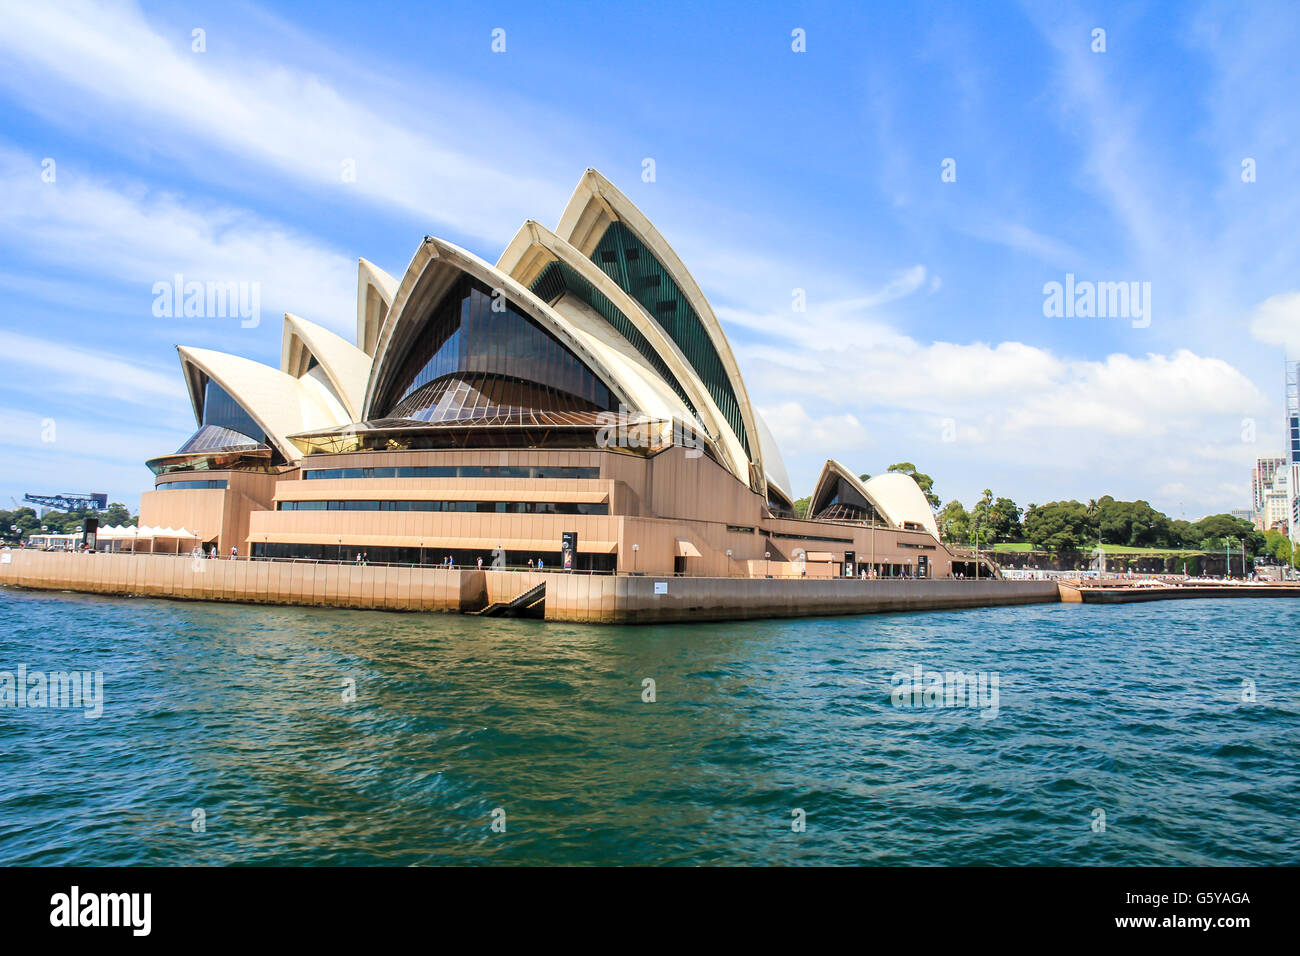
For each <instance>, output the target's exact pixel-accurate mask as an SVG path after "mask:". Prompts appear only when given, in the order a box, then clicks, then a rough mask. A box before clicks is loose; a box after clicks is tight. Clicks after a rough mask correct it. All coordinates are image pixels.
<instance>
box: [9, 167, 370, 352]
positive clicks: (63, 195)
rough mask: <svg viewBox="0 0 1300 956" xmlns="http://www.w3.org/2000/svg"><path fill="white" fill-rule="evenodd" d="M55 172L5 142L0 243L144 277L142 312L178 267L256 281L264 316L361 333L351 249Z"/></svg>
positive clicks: (203, 206)
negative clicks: (48, 174) (45, 176)
mask: <svg viewBox="0 0 1300 956" xmlns="http://www.w3.org/2000/svg"><path fill="white" fill-rule="evenodd" d="M56 171H57V175H56V179H55V181H54V182H53V183H46V182H43V181H42V179H41V175H40V173H41V166H40V163H39V161H38V160H36V159H34V158H32V157H28V156H23V155H22V154H19V153H16V152H13V151H11V150H3V149H0V193H3V195H4V196H5V203H4V204H3V205H0V244H4V245H7V246H9V247H10V248H11V249H12V250H14V251H15V252H16V253H18V254H21V255H22V256H25V257H29V258H34V259H36V260H38V261H39V262H40V263H41V265H42V266H43V267H49V266H50V265H58V266H62V267H64V268H66V269H71V270H75V271H77V272H79V273H82V274H91V275H95V276H98V277H100V278H103V279H108V280H110V281H112V282H115V283H126V284H131V283H135V284H138V288H139V296H138V301H139V314H140V316H141V317H142V318H145V319H151V318H152V311H151V310H152V305H153V300H154V295H153V291H152V289H153V284H154V283H155V282H171V281H173V276H174V275H176V274H177V273H179V274H182V275H184V277H185V278H186V280H191V279H194V280H199V281H205V282H206V281H212V282H222V281H239V282H250V283H252V282H256V283H259V285H260V288H261V303H262V306H263V315H262V320H263V321H267V320H268V315H267V313H268V312H269V311H270V310H271V309H272V308H278V309H279V310H280V311H293V312H296V313H298V314H300V315H303V316H304V317H306V318H310V319H313V320H314V321H317V322H320V323H321V324H323V325H327V326H331V327H332V328H334V329H336V330H338V331H340V332H343V333H345V334H353V333H354V332H355V328H356V319H355V316H356V263H355V262H354V261H353V260H352V259H350V258H348V257H347V256H344V255H341V254H339V253H337V252H335V251H333V250H330V249H328V248H326V247H324V246H322V245H321V244H319V243H317V242H316V241H314V240H312V239H309V238H306V237H304V236H301V235H299V234H296V233H295V232H294V231H292V230H290V229H287V228H286V227H284V226H282V225H280V224H278V223H274V222H269V221H267V220H265V219H262V218H260V217H258V216H255V215H253V214H251V213H249V212H247V211H244V210H241V209H237V208H234V207H232V206H228V205H224V204H218V203H211V202H204V201H199V200H193V199H186V198H184V197H181V196H178V195H176V194H171V193H164V192H157V191H150V190H147V189H144V188H142V187H140V186H139V185H137V184H121V185H113V184H110V183H107V182H103V181H100V180H96V179H93V178H91V177H88V176H85V175H82V174H79V173H78V172H76V171H74V170H72V169H69V168H68V167H67V165H64V166H61V167H56ZM272 314H274V313H272ZM276 319H277V320H278V316H276ZM217 321H220V320H217ZM232 321H234V320H232Z"/></svg>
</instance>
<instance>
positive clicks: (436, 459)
mask: <svg viewBox="0 0 1300 956" xmlns="http://www.w3.org/2000/svg"><path fill="white" fill-rule="evenodd" d="M178 352H179V356H180V362H181V368H182V372H183V375H184V377H185V381H186V384H187V386H188V389H189V395H190V400H191V403H192V405H193V408H194V413H195V420H196V430H195V432H194V434H193V435H192V436H191V437H190V438H189V439H187V440H186V441H185V442H184V443H183V444H182V446H181V447H180V448H179V449H178V450H177V451H175V452H173V453H172V454H170V455H164V456H160V457H158V458H155V459H153V460H151V461H150V462H149V467H150V468H151V469H152V470H153V472H154V474H155V476H156V477H155V489H154V490H153V491H151V492H147V493H146V494H145V495H143V497H142V501H141V518H140V520H141V522H142V523H143V524H148V525H154V526H163V527H177V528H179V527H184V528H188V529H191V530H194V531H197V532H198V535H199V538H200V539H201V541H202V542H203V545H204V546H205V547H207V548H216V549H218V550H219V551H220V552H221V553H222V554H226V553H228V552H229V551H230V549H231V548H235V549H238V551H239V553H240V554H242V555H252V556H256V557H268V558H284V559H299V560H319V561H356V560H358V559H359V558H360V559H361V560H365V561H368V562H370V563H379V562H393V563H401V564H440V563H446V562H447V561H449V560H450V561H451V562H453V563H455V564H457V565H466V564H469V565H476V564H477V563H478V562H479V561H482V562H483V563H484V565H485V566H489V565H494V566H497V567H500V566H503V565H504V566H507V567H528V566H529V565H530V564H531V565H533V566H537V564H538V563H539V562H540V563H541V564H542V565H543V566H545V567H548V568H557V567H566V568H570V569H572V570H574V571H589V572H616V571H617V572H629V573H653V574H669V573H677V574H688V575H717V576H731V575H748V576H756V575H765V574H783V575H789V574H795V575H801V576H804V575H806V576H815V577H824V576H829V575H843V574H854V575H856V574H860V573H862V572H864V571H867V570H874V572H875V573H877V574H878V575H881V576H900V575H907V576H925V577H947V576H949V575H951V574H953V573H954V570H956V571H958V572H961V571H966V572H972V573H973V570H974V569H973V566H970V565H969V562H967V563H966V564H961V563H959V564H957V565H956V566H954V560H953V555H952V554H951V553H950V552H949V551H948V550H947V549H946V548H945V547H944V546H943V545H942V544H941V543H940V541H939V536H938V530H937V527H936V526H935V521H934V515H933V512H932V510H931V509H930V507H929V505H928V503H927V502H926V500H925V496H924V495H923V494H921V492H920V489H919V488H918V487H917V486H916V483H915V481H913V480H912V479H911V478H909V477H906V476H902V475H883V476H880V477H878V478H876V479H872V480H871V481H868V482H865V483H864V482H860V481H858V479H856V478H854V477H853V476H852V475H851V474H850V473H849V472H847V471H846V470H845V469H844V468H843V466H841V465H839V464H838V463H836V462H828V463H827V465H826V468H825V469H824V470H823V473H822V477H821V479H820V480H819V482H818V486H817V489H816V491H815V493H814V496H813V508H812V509H810V512H809V520H801V519H798V518H796V517H795V513H794V496H793V493H792V489H791V487H790V480H789V477H788V475H787V473H786V470H785V466H784V464H783V462H782V460H781V455H780V451H779V449H778V448H777V446H776V442H775V441H774V439H773V437H772V434H771V432H770V431H769V430H768V428H767V426H766V424H765V423H764V422H763V420H762V417H761V416H760V415H759V414H758V411H757V409H756V408H754V406H753V405H752V404H751V402H750V400H749V396H748V393H747V391H746V388H745V384H744V380H743V378H742V377H741V374H740V370H739V367H738V365H737V363H736V360H735V357H734V355H733V354H732V351H731V348H730V346H729V344H728V342H727V339H726V337H725V335H724V334H723V331H722V328H721V325H720V324H719V322H718V320H717V318H716V317H715V316H714V314H713V311H712V309H711V307H710V306H709V303H708V301H707V300H706V299H705V297H704V295H703V293H702V292H701V291H700V289H699V287H698V285H697V284H696V283H695V281H694V279H693V278H692V277H691V275H690V273H689V272H688V271H687V270H686V267H685V265H684V264H683V263H682V262H681V260H680V259H679V258H678V257H677V255H676V253H675V252H673V250H672V249H671V247H669V246H668V244H667V242H666V241H665V240H664V239H663V237H662V236H661V235H660V234H659V232H658V231H657V230H656V229H655V227H654V226H653V225H652V224H651V223H650V222H649V220H647V219H646V218H645V216H644V215H643V214H642V213H641V212H640V211H639V210H638V209H637V208H636V207H635V206H633V205H632V203H631V202H630V201H629V200H628V199H627V198H626V197H625V196H624V195H623V194H622V193H621V192H619V191H618V190H617V189H616V188H615V187H614V186H613V185H612V184H610V183H609V182H608V181H607V180H606V179H605V178H604V177H602V176H601V175H600V174H599V173H597V172H596V171H594V170H588V171H587V172H586V174H585V175H584V176H583V177H582V180H581V181H580V183H579V184H578V187H577V189H576V190H575V192H574V194H573V197H572V199H571V200H570V202H569V204H568V206H567V207H566V209H565V210H564V213H563V215H562V216H561V218H560V222H559V225H558V226H557V228H556V229H555V230H554V231H551V230H549V229H547V228H546V227H544V226H542V225H540V224H539V223H537V222H533V221H531V220H530V221H528V222H526V223H525V224H524V225H523V226H522V227H521V228H520V230H519V232H518V234H517V235H516V236H515V238H514V239H513V240H512V241H511V242H510V244H509V245H508V246H507V248H506V250H505V251H504V253H503V254H502V255H501V258H500V259H499V261H498V262H497V263H496V264H495V265H492V264H489V263H487V262H485V261H484V260H482V259H480V258H478V257H477V256H474V255H472V254H471V253H469V252H467V251H465V250H464V249H460V248H458V247H456V246H454V245H452V244H451V243H448V242H444V241H442V240H439V239H435V238H431V237H426V238H425V239H424V240H423V241H422V242H421V243H420V245H419V247H418V248H417V250H416V253H415V256H414V257H413V258H412V260H411V263H410V265H409V266H408V267H407V269H406V271H405V273H404V274H403V275H402V276H401V277H400V278H397V277H394V276H390V275H388V274H387V273H385V272H384V271H383V270H381V269H379V268H378V267H376V266H374V265H373V264H371V263H369V262H367V261H365V260H361V262H360V266H359V272H358V286H357V325H356V340H355V344H353V343H351V342H348V341H346V340H344V339H343V338H342V337H340V336H338V335H336V334H335V333H333V332H330V331H329V330H327V329H325V328H322V327H321V326H319V325H316V324H315V323H312V322H309V321H307V320H306V319H303V318H300V317H298V316H294V315H286V316H285V320H284V330H283V344H282V349H281V363H280V368H278V369H276V368H271V367H270V366H266V365H262V364H259V363H257V362H252V361H249V360H247V359H244V358H240V357H238V356H234V355H228V354H225V353H219V352H213V351H209V350H205V349H194V348H187V347H180V348H179V349H178ZM983 573H988V572H987V571H985V572H983Z"/></svg>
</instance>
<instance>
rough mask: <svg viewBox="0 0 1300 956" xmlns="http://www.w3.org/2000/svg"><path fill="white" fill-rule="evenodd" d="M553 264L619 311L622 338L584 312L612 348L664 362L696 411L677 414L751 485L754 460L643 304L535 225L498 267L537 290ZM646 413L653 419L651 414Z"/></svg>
mask: <svg viewBox="0 0 1300 956" xmlns="http://www.w3.org/2000/svg"><path fill="white" fill-rule="evenodd" d="M552 263H562V264H563V265H565V266H567V267H568V268H570V269H572V270H574V271H575V272H576V273H577V274H578V275H579V276H580V277H581V279H582V280H584V281H585V283H587V284H588V285H590V287H591V288H592V290H593V297H594V296H599V297H601V298H603V299H604V300H605V301H606V302H608V303H609V305H610V306H611V307H612V308H613V309H616V310H617V312H618V314H619V316H620V317H621V318H622V319H623V320H625V321H626V323H627V326H628V327H630V330H629V329H628V328H625V329H624V331H623V333H622V334H620V333H619V332H618V330H616V329H615V327H614V326H613V325H612V324H611V323H610V322H609V321H607V319H606V317H604V316H601V315H600V314H599V313H598V312H596V310H595V309H593V308H591V305H592V304H591V303H590V302H584V304H585V305H587V309H585V310H581V312H582V314H586V315H591V314H593V313H594V314H595V318H596V319H599V320H600V321H599V323H598V324H599V325H601V326H603V327H604V328H606V329H608V330H609V331H611V332H613V333H614V338H615V340H617V341H615V342H613V343H611V344H612V345H613V347H616V348H619V349H620V350H623V351H626V349H627V348H630V349H632V350H633V351H638V345H640V346H641V348H644V349H648V350H651V354H652V355H653V356H654V357H655V358H656V359H658V360H659V362H660V363H661V365H662V367H663V369H664V370H666V371H667V373H668V374H669V375H671V376H672V379H673V381H674V382H675V383H676V385H677V387H678V388H680V390H681V392H682V393H684V395H685V398H686V399H687V400H689V401H690V403H691V406H692V408H690V409H683V410H682V411H681V412H677V411H674V412H673V414H674V415H676V416H677V417H678V418H681V419H682V420H684V421H687V422H690V421H692V420H695V421H697V422H698V423H699V425H700V426H701V427H702V428H703V430H704V431H705V432H706V433H707V434H708V435H709V436H710V437H711V438H712V439H713V441H714V442H716V443H717V446H718V447H719V450H720V451H721V452H722V455H721V458H722V460H723V461H724V463H725V464H726V465H727V466H728V467H729V468H730V470H731V471H732V472H733V473H734V474H735V475H736V476H737V477H738V478H740V480H741V481H744V482H746V483H748V481H749V464H748V462H749V459H748V456H746V454H745V449H744V447H743V446H742V445H741V444H740V442H739V440H737V438H736V436H735V433H734V432H733V431H732V430H731V429H730V427H729V426H728V425H727V421H726V419H725V418H724V417H723V415H722V412H721V411H720V410H719V409H718V407H717V405H716V404H715V403H714V401H713V397H712V396H711V395H710V394H709V391H708V389H707V388H706V387H705V385H704V383H703V382H702V381H700V378H699V376H698V375H697V374H696V372H695V369H694V368H692V366H691V364H690V363H689V362H688V361H687V360H686V356H684V355H683V354H682V351H681V349H680V348H679V347H678V346H677V343H676V342H674V341H673V340H672V339H671V338H669V337H668V335H667V334H666V333H665V332H664V330H663V329H662V328H661V327H660V325H659V323H657V322H656V321H655V320H654V318H652V317H651V315H650V313H649V312H647V311H646V309H645V307H644V306H643V305H642V304H641V303H640V302H638V301H637V300H636V299H634V298H632V296H630V295H628V294H627V293H626V292H625V291H623V289H622V288H621V287H620V286H619V285H618V283H616V282H615V281H614V280H613V279H611V278H610V277H609V276H608V275H607V274H606V273H605V272H604V271H603V270H602V269H600V268H599V267H598V266H597V265H596V264H595V263H594V262H592V261H591V260H590V259H589V258H587V257H586V256H584V255H583V254H582V253H581V252H579V251H578V250H577V249H576V248H575V247H574V246H573V245H571V244H570V243H568V242H565V241H564V240H563V239H561V238H560V237H559V236H557V235H556V234H555V233H553V232H551V231H550V230H549V229H547V228H546V227H545V226H543V225H541V224H540V223H538V222H535V221H533V220H531V219H530V220H529V221H527V222H525V223H524V224H523V226H521V227H520V229H519V232H517V233H516V234H515V237H514V239H512V240H511V242H510V244H509V245H508V246H507V247H506V249H505V251H504V252H503V253H502V254H501V258H500V259H499V260H498V261H497V268H498V269H500V270H501V271H502V272H506V273H509V274H510V275H511V276H513V277H514V278H515V279H517V280H519V282H520V283H521V284H523V285H526V286H529V287H530V288H532V287H533V286H534V284H535V283H537V282H538V281H539V280H540V279H541V278H542V276H543V273H544V272H545V270H546V269H547V267H548V266H550V265H551V264H552ZM561 298H562V299H563V298H564V297H561ZM572 298H574V299H579V301H582V300H581V299H580V297H579V296H577V295H572ZM557 306H558V300H557ZM558 311H560V312H561V313H562V314H565V315H566V317H568V313H567V312H566V311H565V310H564V309H558ZM634 340H635V341H634ZM638 364H640V365H643V366H649V365H650V364H651V363H650V362H649V361H648V359H646V358H645V356H644V355H643V356H642V360H641V362H639V363H638ZM649 371H650V372H651V373H652V375H653V377H654V378H655V379H657V380H658V381H659V382H660V383H662V387H664V388H666V389H668V391H670V392H673V399H676V398H677V394H676V392H675V390H674V389H673V388H672V384H671V383H669V382H668V381H667V380H665V379H664V378H663V377H662V372H660V371H657V370H655V369H653V368H650V369H649ZM670 404H673V400H672V399H670ZM677 404H678V405H680V401H678V402H677ZM646 411H647V413H650V412H649V410H648V409H646Z"/></svg>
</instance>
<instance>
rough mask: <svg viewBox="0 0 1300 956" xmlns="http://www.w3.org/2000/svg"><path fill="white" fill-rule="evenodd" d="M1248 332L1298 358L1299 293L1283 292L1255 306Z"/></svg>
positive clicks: (1299, 338) (1299, 352)
mask: <svg viewBox="0 0 1300 956" xmlns="http://www.w3.org/2000/svg"><path fill="white" fill-rule="evenodd" d="M1250 331H1251V334H1252V335H1254V336H1255V338H1257V339H1259V341H1261V342H1265V343H1267V344H1269V345H1280V346H1282V347H1283V348H1284V349H1286V352H1287V354H1288V355H1290V356H1293V357H1300V292H1283V293H1281V294H1279V295H1275V296H1271V297H1269V298H1267V299H1265V300H1264V301H1263V302H1261V303H1260V304H1259V305H1257V306H1255V310H1254V311H1253V312H1252V313H1251V317H1250Z"/></svg>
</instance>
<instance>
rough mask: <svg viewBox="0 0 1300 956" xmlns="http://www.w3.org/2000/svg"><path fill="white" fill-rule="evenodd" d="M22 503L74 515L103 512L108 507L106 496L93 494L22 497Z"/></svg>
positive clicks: (97, 493)
mask: <svg viewBox="0 0 1300 956" xmlns="http://www.w3.org/2000/svg"><path fill="white" fill-rule="evenodd" d="M23 501H29V502H31V503H32V504H34V505H40V506H41V507H42V508H53V509H54V510H55V511H67V512H71V513H76V512H80V511H103V510H104V509H105V508H107V507H108V494H107V493H100V492H95V493H92V494H89V495H23Z"/></svg>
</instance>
